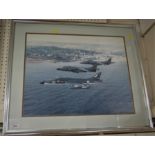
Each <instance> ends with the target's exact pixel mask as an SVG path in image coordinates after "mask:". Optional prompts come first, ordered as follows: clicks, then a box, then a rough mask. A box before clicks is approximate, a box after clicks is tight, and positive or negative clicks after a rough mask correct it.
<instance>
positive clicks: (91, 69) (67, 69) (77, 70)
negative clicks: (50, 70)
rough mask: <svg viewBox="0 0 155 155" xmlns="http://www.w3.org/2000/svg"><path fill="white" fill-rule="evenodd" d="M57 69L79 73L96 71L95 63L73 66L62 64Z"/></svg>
mask: <svg viewBox="0 0 155 155" xmlns="http://www.w3.org/2000/svg"><path fill="white" fill-rule="evenodd" d="M57 70H60V71H68V72H73V73H80V72H96V70H97V65H96V64H94V65H93V66H92V67H87V68H84V67H75V66H74V67H73V66H64V67H62V68H57Z"/></svg>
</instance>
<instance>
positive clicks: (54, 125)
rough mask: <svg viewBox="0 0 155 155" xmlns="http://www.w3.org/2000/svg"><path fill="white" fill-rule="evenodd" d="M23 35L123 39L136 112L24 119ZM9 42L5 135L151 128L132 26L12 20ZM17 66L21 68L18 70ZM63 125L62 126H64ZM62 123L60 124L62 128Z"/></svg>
mask: <svg viewBox="0 0 155 155" xmlns="http://www.w3.org/2000/svg"><path fill="white" fill-rule="evenodd" d="M26 33H45V34H46V33H50V34H53V35H64V34H67V35H68V34H69V35H73V36H75V35H84V36H96V35H98V36H121V37H123V38H124V41H125V42H124V44H125V48H126V51H127V55H126V56H127V60H128V67H129V72H130V78H131V86H132V94H133V98H134V106H135V111H134V112H133V113H131V114H112V115H105V114H104V115H97V116H96V115H95V116H90V115H88V116H84V117H83V116H71V117H68V116H58V117H57V116H48V117H44V116H43V117H41V116H40V117H38V116H34V117H31V116H30V117H23V116H22V110H23V109H22V108H21V107H22V105H23V102H22V100H23V87H24V86H23V85H24V73H25V46H26V45H25V44H26V39H25V34H26ZM9 39H10V51H9V61H8V62H9V64H8V73H7V89H6V94H5V104H4V125H3V134H4V135H16V134H17V135H85V134H87V135H88V134H100V133H117V132H127V133H128V132H134V131H139V130H144V131H147V130H150V129H151V128H152V127H153V125H152V118H151V111H150V107H149V98H148V95H147V88H146V82H145V78H144V71H143V67H142V62H141V57H140V53H139V50H140V48H139V44H138V35H137V33H136V30H135V27H134V26H133V25H107V24H97V23H95V24H92V23H80V22H78V23H76V22H64V21H63V22H61V21H28V20H12V31H11V37H10V38H9ZM18 66H21V67H20V69H19V67H18ZM133 87H134V88H133ZM137 90H138V91H137ZM16 114H17V115H16ZM63 122H65V123H64V124H63ZM98 122H99V123H98ZM61 124H63V125H62V126H61Z"/></svg>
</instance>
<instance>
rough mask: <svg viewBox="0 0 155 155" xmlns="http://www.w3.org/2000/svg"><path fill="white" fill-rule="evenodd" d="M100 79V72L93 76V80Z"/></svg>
mask: <svg viewBox="0 0 155 155" xmlns="http://www.w3.org/2000/svg"><path fill="white" fill-rule="evenodd" d="M100 77H101V72H99V73H96V74H95V75H94V76H93V78H94V79H100Z"/></svg>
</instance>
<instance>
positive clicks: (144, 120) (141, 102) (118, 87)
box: [4, 21, 152, 134]
mask: <svg viewBox="0 0 155 155" xmlns="http://www.w3.org/2000/svg"><path fill="white" fill-rule="evenodd" d="M12 27H13V29H12V32H13V33H12V37H11V39H12V44H11V45H10V61H9V62H10V64H9V72H8V83H7V85H8V89H7V94H6V100H5V122H4V134H12V133H13V134H15V133H17V134H18V133H22V134H32V133H33V134H34V133H42V132H50V133H57V134H59V133H62V132H64V133H65V132H66V133H67V132H70V133H75V134H76V132H81V133H83V132H90V131H92V132H99V131H105V130H106V131H107V130H108V131H115V130H118V129H119V130H122V131H123V130H125V129H131V130H132V129H135V128H149V127H151V125H152V122H151V115H150V109H149V105H148V104H149V103H148V96H147V91H146V87H145V79H144V76H143V71H142V68H141V64H140V57H139V48H138V43H137V40H136V32H135V30H134V27H131V26H117V25H97V24H88V23H87V24H80V23H78V24H77V23H69V22H66V23H65V22H63V23H61V22H30V21H29V22H28V21H26V22H25V21H13V26H12Z"/></svg>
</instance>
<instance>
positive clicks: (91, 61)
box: [81, 57, 112, 65]
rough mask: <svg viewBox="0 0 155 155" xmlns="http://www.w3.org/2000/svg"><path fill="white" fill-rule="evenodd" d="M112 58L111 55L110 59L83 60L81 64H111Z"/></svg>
mask: <svg viewBox="0 0 155 155" xmlns="http://www.w3.org/2000/svg"><path fill="white" fill-rule="evenodd" d="M111 60H112V58H111V57H109V58H108V60H105V61H96V60H86V61H83V62H81V64H91V65H110V64H111V63H112V62H111Z"/></svg>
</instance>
